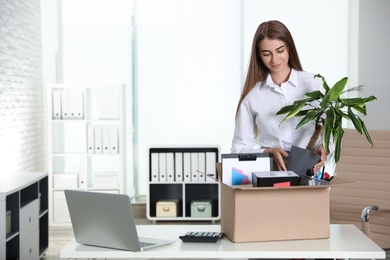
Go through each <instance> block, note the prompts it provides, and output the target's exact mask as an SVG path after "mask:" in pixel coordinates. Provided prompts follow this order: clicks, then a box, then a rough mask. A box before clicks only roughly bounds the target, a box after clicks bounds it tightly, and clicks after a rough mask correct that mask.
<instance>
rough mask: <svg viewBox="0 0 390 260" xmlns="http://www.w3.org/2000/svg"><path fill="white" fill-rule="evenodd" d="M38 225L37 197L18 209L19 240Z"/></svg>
mask: <svg viewBox="0 0 390 260" xmlns="http://www.w3.org/2000/svg"><path fill="white" fill-rule="evenodd" d="M38 227H39V199H36V200H33V201H31V202H30V203H28V204H27V205H25V206H24V207H23V208H21V209H20V240H21V241H22V240H24V239H25V238H26V237H27V236H29V235H30V234H31V233H32V232H33V231H34V230H36V229H37V228H38Z"/></svg>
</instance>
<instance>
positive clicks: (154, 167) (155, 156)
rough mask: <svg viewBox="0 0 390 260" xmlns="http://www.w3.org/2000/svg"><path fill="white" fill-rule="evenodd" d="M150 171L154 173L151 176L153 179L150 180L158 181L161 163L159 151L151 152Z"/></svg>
mask: <svg viewBox="0 0 390 260" xmlns="http://www.w3.org/2000/svg"><path fill="white" fill-rule="evenodd" d="M150 157H151V158H150V160H151V161H150V168H151V169H150V172H151V174H152V176H151V179H150V181H151V182H158V181H159V179H158V171H159V170H158V165H159V163H158V157H159V156H158V153H151V154H150Z"/></svg>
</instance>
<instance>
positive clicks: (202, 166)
mask: <svg viewBox="0 0 390 260" xmlns="http://www.w3.org/2000/svg"><path fill="white" fill-rule="evenodd" d="M197 170H198V181H200V182H204V181H206V175H205V173H206V153H201V152H200V153H198V169H197Z"/></svg>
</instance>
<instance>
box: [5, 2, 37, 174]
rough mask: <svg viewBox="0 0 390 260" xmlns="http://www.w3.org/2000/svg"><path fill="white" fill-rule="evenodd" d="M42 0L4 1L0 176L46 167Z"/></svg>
mask: <svg viewBox="0 0 390 260" xmlns="http://www.w3.org/2000/svg"><path fill="white" fill-rule="evenodd" d="M42 82H43V80H42V41H41V14H40V0H0V165H1V168H0V169H1V170H0V176H1V175H3V176H4V175H7V174H9V173H10V172H17V171H43V170H44V103H43V102H44V93H43V85H42Z"/></svg>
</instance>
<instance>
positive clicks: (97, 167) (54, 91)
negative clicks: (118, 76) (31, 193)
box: [47, 84, 125, 226]
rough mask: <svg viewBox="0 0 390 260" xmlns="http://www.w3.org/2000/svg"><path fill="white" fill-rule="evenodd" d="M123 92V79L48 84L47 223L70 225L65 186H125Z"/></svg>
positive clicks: (91, 188)
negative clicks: (111, 82) (105, 82)
mask: <svg viewBox="0 0 390 260" xmlns="http://www.w3.org/2000/svg"><path fill="white" fill-rule="evenodd" d="M123 98H124V86H123V85H72V84H51V85H49V86H48V91H47V107H48V109H47V111H48V112H47V122H48V131H47V132H48V142H47V143H48V148H47V150H48V169H49V194H50V195H49V205H50V207H49V211H50V214H49V216H50V221H49V223H50V225H53V226H55V225H58V226H63V225H70V217H69V213H68V208H67V204H66V200H65V195H64V193H63V191H64V190H65V189H78V190H86V191H96V192H108V193H123V192H124V165H125V163H124V160H125V152H124V151H125V148H124V147H125V145H124V125H125V124H124V118H125V116H124V115H125V111H124V105H123V104H124V101H123ZM67 111H71V112H72V113H70V112H69V113H67ZM71 114H74V115H75V116H73V117H77V118H72V117H71V116H69V115H71ZM55 178H56V179H55Z"/></svg>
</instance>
